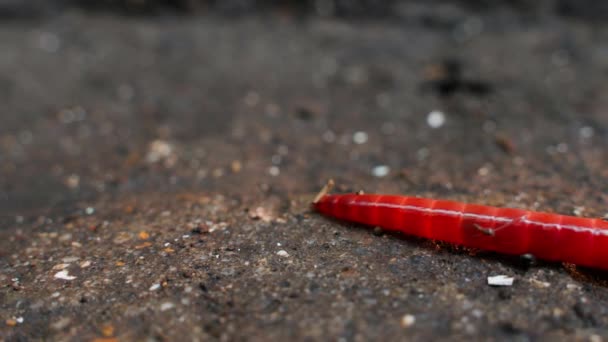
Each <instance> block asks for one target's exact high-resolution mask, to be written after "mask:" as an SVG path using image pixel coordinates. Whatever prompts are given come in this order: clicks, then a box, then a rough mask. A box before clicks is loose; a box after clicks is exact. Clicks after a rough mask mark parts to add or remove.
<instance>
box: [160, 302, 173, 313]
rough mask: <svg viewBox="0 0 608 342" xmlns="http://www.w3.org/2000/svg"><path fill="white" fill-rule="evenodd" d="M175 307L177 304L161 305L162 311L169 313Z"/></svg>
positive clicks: (167, 303)
mask: <svg viewBox="0 0 608 342" xmlns="http://www.w3.org/2000/svg"><path fill="white" fill-rule="evenodd" d="M174 307H175V304H173V303H171V302H166V303H162V304H161V305H160V311H167V310H171V309H173V308H174Z"/></svg>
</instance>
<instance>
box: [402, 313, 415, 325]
mask: <svg viewBox="0 0 608 342" xmlns="http://www.w3.org/2000/svg"><path fill="white" fill-rule="evenodd" d="M414 323H416V316H414V315H410V314H407V315H403V317H401V326H402V327H403V328H409V327H411V326H412V325H414Z"/></svg>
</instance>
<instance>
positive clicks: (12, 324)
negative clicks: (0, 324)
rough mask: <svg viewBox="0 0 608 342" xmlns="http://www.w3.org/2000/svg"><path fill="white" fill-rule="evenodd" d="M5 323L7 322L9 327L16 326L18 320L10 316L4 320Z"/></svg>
mask: <svg viewBox="0 0 608 342" xmlns="http://www.w3.org/2000/svg"><path fill="white" fill-rule="evenodd" d="M4 323H6V325H8V326H9V327H14V326H15V325H17V320H16V319H13V318H9V319H7V320H6V321H4Z"/></svg>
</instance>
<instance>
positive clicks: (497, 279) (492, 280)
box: [488, 274, 515, 286]
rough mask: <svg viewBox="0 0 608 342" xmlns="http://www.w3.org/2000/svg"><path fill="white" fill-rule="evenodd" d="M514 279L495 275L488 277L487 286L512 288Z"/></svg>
mask: <svg viewBox="0 0 608 342" xmlns="http://www.w3.org/2000/svg"><path fill="white" fill-rule="evenodd" d="M514 279H515V278H513V277H508V276H506V275H502V274H501V275H497V276H490V277H488V285H491V286H512V285H513V280H514Z"/></svg>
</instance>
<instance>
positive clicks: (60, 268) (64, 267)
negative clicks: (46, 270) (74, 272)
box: [52, 264, 70, 271]
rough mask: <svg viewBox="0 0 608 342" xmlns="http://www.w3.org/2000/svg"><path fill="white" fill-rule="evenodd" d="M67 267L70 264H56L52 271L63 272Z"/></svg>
mask: <svg viewBox="0 0 608 342" xmlns="http://www.w3.org/2000/svg"><path fill="white" fill-rule="evenodd" d="M69 266H70V264H57V265H55V266H53V268H52V270H54V271H59V270H64V269H66V268H68V267H69Z"/></svg>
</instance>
